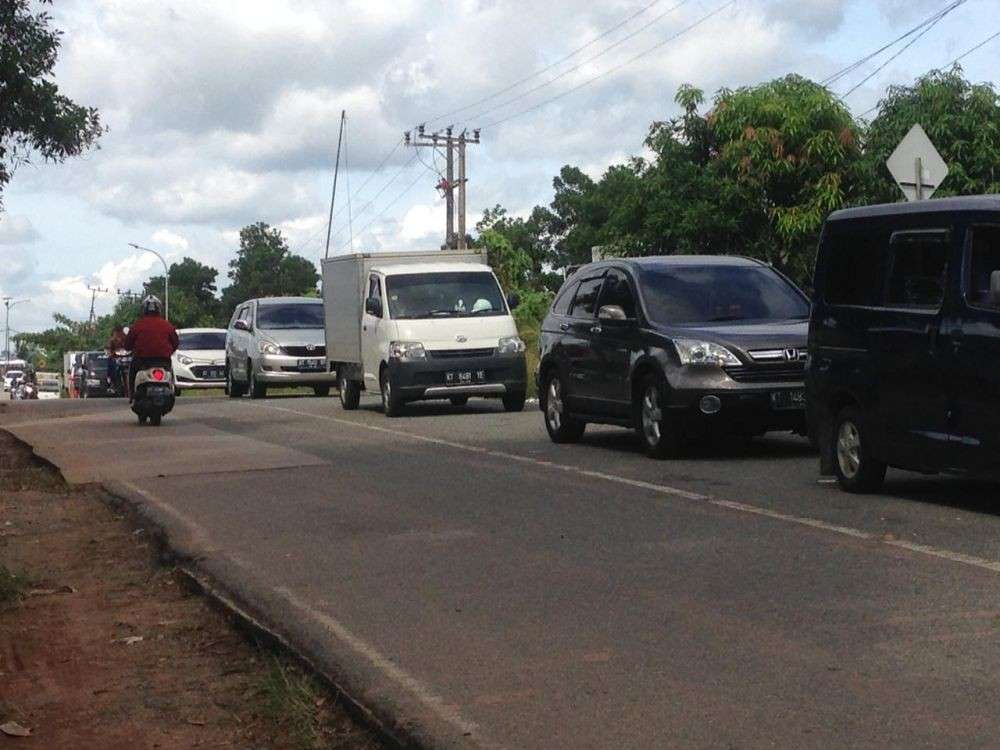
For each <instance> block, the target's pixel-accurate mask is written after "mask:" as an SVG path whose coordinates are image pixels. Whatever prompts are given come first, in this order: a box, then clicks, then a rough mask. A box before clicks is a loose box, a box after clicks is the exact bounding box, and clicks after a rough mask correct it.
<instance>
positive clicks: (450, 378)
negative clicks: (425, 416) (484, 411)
mask: <svg viewBox="0 0 1000 750" xmlns="http://www.w3.org/2000/svg"><path fill="white" fill-rule="evenodd" d="M389 377H390V378H392V386H393V389H394V390H395V392H396V393H398V394H399V395H400V396H401V397H402V398H403V399H404V400H406V401H419V400H422V399H435V398H452V397H465V396H484V397H486V398H491V397H500V396H504V395H507V394H522V393H524V392H525V391H526V390H527V386H528V368H527V364H526V362H525V358H524V354H493V355H489V356H483V357H447V358H443V359H438V358H435V357H433V356H428V357H427V358H426V359H420V360H398V359H393V360H390V361H389Z"/></svg>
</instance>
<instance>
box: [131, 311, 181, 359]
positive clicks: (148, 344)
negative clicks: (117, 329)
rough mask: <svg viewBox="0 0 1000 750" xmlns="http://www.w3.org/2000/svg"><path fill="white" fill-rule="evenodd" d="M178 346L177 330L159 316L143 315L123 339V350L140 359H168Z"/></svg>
mask: <svg viewBox="0 0 1000 750" xmlns="http://www.w3.org/2000/svg"><path fill="white" fill-rule="evenodd" d="M178 346H180V340H179V339H178V338H177V329H176V328H174V327H173V325H171V324H170V321H167V320H164V319H163V318H161V317H160V316H159V315H143V316H142V317H141V318H139V319H138V320H137V321H135V323H133V324H132V327H131V328H129V329H128V336H126V337H125V348H126V349H128V350H130V351H131V352H132V355H133V356H135V357H137V358H140V359H170V355H171V354H173V353H174V352H175V351H177V347H178Z"/></svg>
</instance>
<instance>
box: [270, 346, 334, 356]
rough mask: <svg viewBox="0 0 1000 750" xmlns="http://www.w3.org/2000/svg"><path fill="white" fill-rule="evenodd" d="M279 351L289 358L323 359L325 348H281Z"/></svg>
mask: <svg viewBox="0 0 1000 750" xmlns="http://www.w3.org/2000/svg"><path fill="white" fill-rule="evenodd" d="M281 351H283V352H284V353H285V354H287V355H288V356H289V357H325V356H326V347H325V346H321V345H318V344H317V345H316V346H283V347H281Z"/></svg>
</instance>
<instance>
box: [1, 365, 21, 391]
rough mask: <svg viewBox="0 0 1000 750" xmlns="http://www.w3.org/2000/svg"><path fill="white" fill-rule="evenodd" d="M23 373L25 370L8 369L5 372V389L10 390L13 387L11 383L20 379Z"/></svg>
mask: <svg viewBox="0 0 1000 750" xmlns="http://www.w3.org/2000/svg"><path fill="white" fill-rule="evenodd" d="M22 375H24V371H23V370H7V372H5V373H4V374H3V389H4V390H5V391H9V390H10V389H11V385H13V383H14V382H15V381H17V380H20V379H21V376H22Z"/></svg>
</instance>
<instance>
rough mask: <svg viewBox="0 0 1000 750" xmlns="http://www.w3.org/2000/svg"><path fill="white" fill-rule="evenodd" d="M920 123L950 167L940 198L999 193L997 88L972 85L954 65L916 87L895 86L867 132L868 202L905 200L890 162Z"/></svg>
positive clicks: (999, 107)
mask: <svg viewBox="0 0 1000 750" xmlns="http://www.w3.org/2000/svg"><path fill="white" fill-rule="evenodd" d="M914 123H920V124H921V125H922V126H923V128H924V130H926V131H927V135H928V136H930V139H931V141H933V142H934V145H935V146H936V147H937V149H938V150H939V151H940V152H941V156H942V157H943V158H944V160H945V162H946V163H947V164H948V177H947V178H946V179H945V181H944V182H943V183H942V184H941V186H940V187H939V188H938V190H937V191H936V192H935V194H934V195H935V196H936V197H944V196H948V195H974V194H979V193H1000V96H998V95H997V91H996V89H995V88H994V86H993V84H990V83H980V84H973V83H971V82H970V81H969V80H968V79H967V78H965V76H963V75H962V68H961V67H960V66H958V65H955V66H954V67H953V68H951V69H950V70H947V71H941V70H935V71H931V72H930V73H928V74H927V75H925V76H922V77H921V78H919V79H918V80H917V82H916V83H914V84H913V85H911V86H890V87H889V89H888V91H887V92H886V95H885V97H884V98H883V99H882V101H880V102H879V107H878V114H877V115H876V116H875V118H874V119H873V120H872V122H871V123H870V125H869V126H868V128H867V131H866V133H865V139H864V140H865V167H866V176H867V178H868V180H869V182H868V185H867V191H868V192H867V196H866V197H867V199H868V201H869V202H872V203H885V202H893V201H898V200H900V197H901V193H900V190H899V187H898V186H897V185H896V183H895V182H894V181H893V179H892V177H891V176H890V175H889V172H888V170H887V169H886V168H885V160H886V159H887V158H889V155H890V154H891V153H892V152H893V151H894V150H895V148H896V146H897V145H898V144H899V142H900V140H902V138H903V136H905V135H906V133H907V131H909V129H910V128H911V127H913V125H914Z"/></svg>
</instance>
